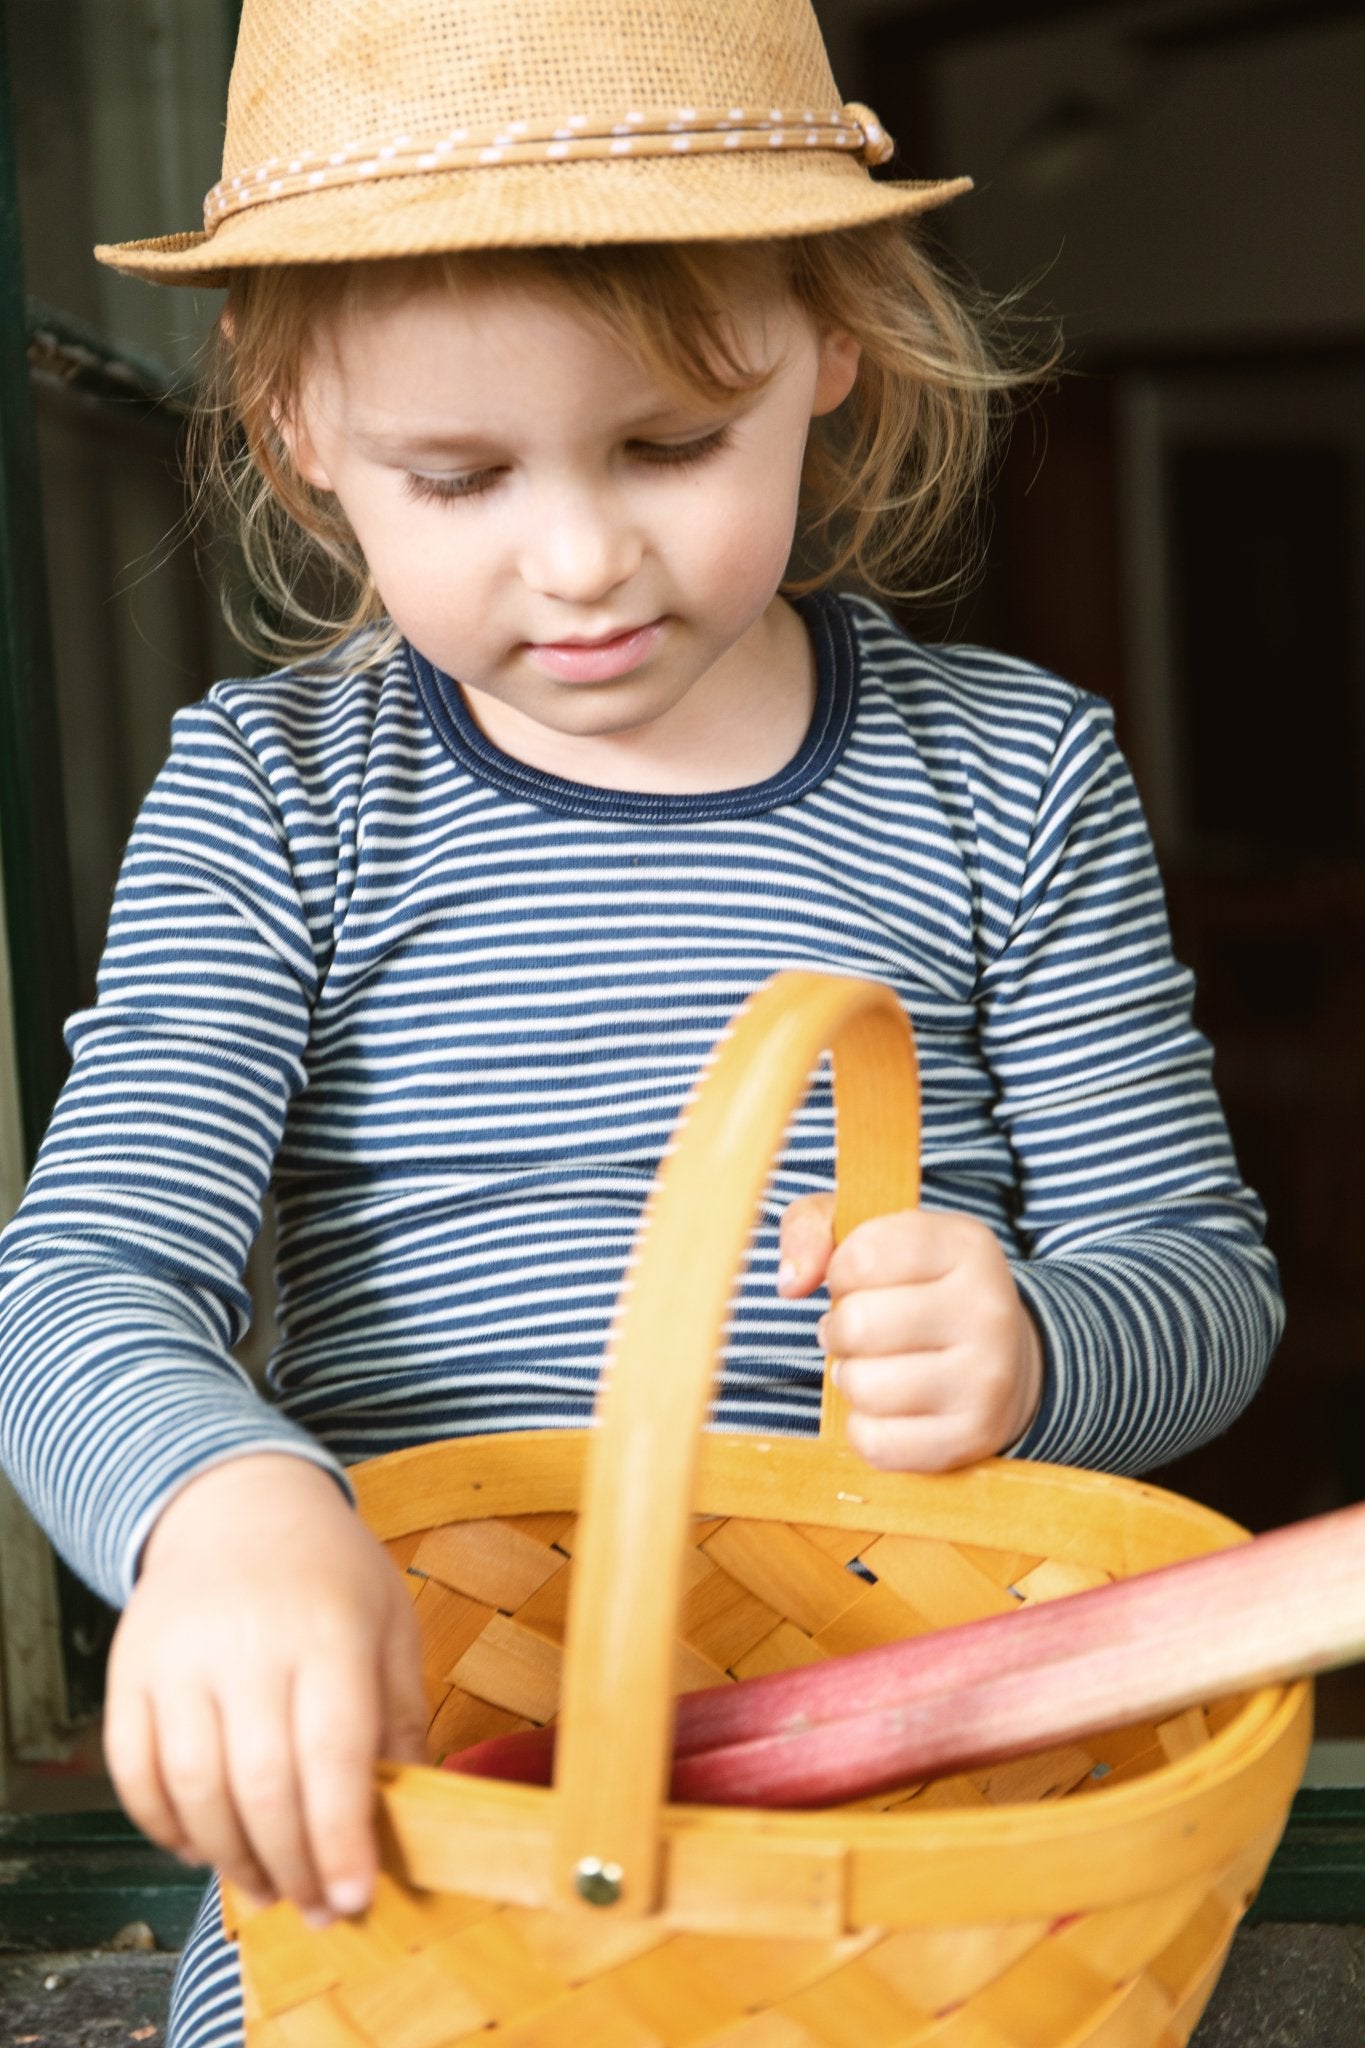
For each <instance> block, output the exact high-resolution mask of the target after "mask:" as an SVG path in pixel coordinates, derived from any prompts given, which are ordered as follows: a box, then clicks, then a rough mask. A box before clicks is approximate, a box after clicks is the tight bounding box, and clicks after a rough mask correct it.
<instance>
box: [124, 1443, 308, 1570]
mask: <svg viewBox="0 0 1365 2048" xmlns="http://www.w3.org/2000/svg"><path fill="white" fill-rule="evenodd" d="M289 1468H292V1469H289ZM299 1475H306V1476H303V1477H300V1476H299ZM329 1496H330V1497H331V1498H332V1499H335V1500H338V1501H340V1502H341V1503H342V1504H343V1505H344V1504H345V1496H344V1495H343V1494H342V1493H341V1490H340V1488H339V1487H338V1486H337V1484H336V1482H335V1480H334V1479H333V1478H332V1477H331V1475H330V1474H329V1473H328V1472H326V1471H325V1470H324V1469H323V1468H322V1467H321V1466H320V1465H317V1464H315V1463H314V1462H313V1460H312V1459H311V1458H301V1457H299V1456H298V1455H297V1454H296V1453H294V1452H292V1451H287V1450H283V1449H282V1450H273V1449H272V1450H267V1451H243V1452H242V1453H241V1454H240V1456H236V1457H231V1458H225V1459H223V1460H222V1461H221V1462H220V1463H218V1464H216V1465H209V1466H206V1467H205V1468H204V1470H203V1471H201V1472H196V1473H194V1474H193V1475H192V1476H191V1477H190V1478H189V1479H187V1480H186V1482H185V1484H184V1485H183V1486H182V1487H180V1488H179V1490H178V1491H177V1492H176V1493H174V1494H173V1495H172V1496H171V1498H170V1500H168V1501H167V1503H166V1505H165V1507H163V1508H162V1510H161V1513H160V1514H159V1515H158V1516H157V1519H156V1521H155V1522H154V1523H153V1525H152V1528H151V1531H150V1533H149V1535H148V1537H147V1540H146V1541H145V1543H144V1544H143V1546H142V1554H141V1556H140V1558H139V1560H138V1567H137V1575H138V1577H139V1578H140V1577H141V1576H142V1574H143V1573H144V1572H145V1571H146V1570H147V1568H148V1566H149V1565H151V1564H152V1563H153V1562H154V1561H155V1559H156V1558H157V1557H158V1556H159V1555H161V1554H162V1553H163V1552H164V1551H166V1550H167V1549H168V1548H169V1547H170V1545H171V1543H172V1541H174V1542H175V1543H177V1544H179V1543H181V1542H183V1541H186V1540H189V1541H193V1540H194V1537H195V1534H196V1531H197V1528H198V1526H199V1525H200V1524H201V1523H202V1524H203V1526H204V1527H205V1529H206V1530H208V1532H209V1533H210V1535H211V1537H212V1539H213V1540H214V1541H215V1542H218V1543H221V1542H222V1541H223V1539H224V1536H225V1535H230V1534H231V1529H232V1525H233V1523H234V1522H235V1521H236V1520H238V1518H239V1517H240V1516H243V1515H254V1514H256V1513H259V1511H260V1504H261V1502H262V1500H263V1499H266V1500H268V1501H269V1503H270V1505H271V1506H272V1507H276V1508H278V1507H292V1506H293V1505H294V1504H295V1503H297V1502H298V1501H299V1500H300V1499H304V1500H307V1499H310V1498H315V1499H316V1500H317V1501H318V1502H319V1503H325V1502H326V1501H327V1499H328V1497H329Z"/></svg>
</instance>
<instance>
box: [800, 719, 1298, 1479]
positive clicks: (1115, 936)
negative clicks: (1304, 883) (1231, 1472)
mask: <svg viewBox="0 0 1365 2048" xmlns="http://www.w3.org/2000/svg"><path fill="white" fill-rule="evenodd" d="M1111 728H1112V721H1111V718H1110V715H1109V712H1108V708H1107V707H1106V706H1104V705H1102V704H1100V703H1099V702H1098V701H1097V700H1094V699H1088V698H1080V699H1079V700H1078V701H1076V702H1075V704H1074V708H1073V709H1072V711H1071V713H1070V715H1069V717H1068V718H1067V719H1066V720H1065V723H1064V724H1063V725H1062V726H1061V728H1060V730H1059V731H1058V733H1057V735H1056V740H1055V745H1054V746H1053V747H1052V749H1051V753H1050V756H1049V757H1045V760H1044V764H1043V766H1042V767H1041V768H1040V770H1039V773H1038V778H1037V781H1036V784H1035V786H1034V787H1033V788H1032V789H1030V788H1029V787H1028V786H1027V782H1026V779H1025V778H1026V774H1027V767H1028V764H1027V760H1026V759H1023V760H1021V759H1020V757H1019V756H1018V755H1012V756H1011V757H1010V759H1009V761H1008V763H1006V764H1004V766H1005V768H1007V769H1008V772H1009V774H1008V792H1007V794H1008V804H1006V803H1005V802H1003V801H1002V802H1001V803H1000V806H999V814H998V815H997V814H996V813H994V812H992V811H991V810H990V804H989V800H983V812H984V814H985V816H986V819H987V824H988V825H989V826H990V828H991V830H992V831H993V832H995V833H997V834H1000V835H1001V836H1002V837H1003V831H1002V820H1003V825H1005V826H1009V827H1011V828H1013V829H1017V828H1018V826H1019V824H1020V821H1022V820H1026V819H1031V823H1030V824H1029V825H1028V826H1027V828H1026V829H1027V831H1028V837H1027V840H1026V842H1025V843H1024V844H1023V846H1022V852H1021V857H1020V859H1019V860H1018V863H1017V870H1016V868H1015V865H1014V863H1013V861H1012V859H1011V860H1008V861H1007V860H1006V859H1005V858H1003V857H1002V852H1001V843H1000V838H999V837H997V838H996V839H994V840H993V841H992V842H991V843H990V844H989V845H987V846H985V847H984V848H983V850H982V853H981V854H980V856H979V870H980V872H982V873H985V874H988V875H989V877H990V881H991V884H992V890H993V892H994V891H995V890H996V889H998V888H999V880H998V878H999V877H1000V876H1001V875H1002V874H1005V875H1008V874H1010V873H1012V872H1014V873H1015V875H1016V879H1015V882H1014V894H1013V896H1012V897H1011V898H1009V899H1008V900H1007V901H1005V902H1004V903H1003V904H1001V903H999V902H998V901H997V900H991V901H990V903H989V906H988V910H987V911H985V912H983V913H982V916H981V925H980V927H979V929H978V931H977V933H976V941H977V957H978V960H979V962H980V968H979V976H978V1016H979V1019H980V1044H981V1049H982V1053H983V1055H984V1059H985V1062H986V1066H987V1068H988V1070H989V1073H990V1075H991V1078H992V1080H993V1083H994V1087H995V1102H994V1106H993V1111H992V1114H993V1116H994V1118H995V1119H996V1121H997V1122H998V1123H999V1124H1000V1126H1001V1127H1002V1129H1003V1130H1004V1131H1005V1133H1006V1134H1007V1136H1008V1138H1009V1141H1010V1145H1011V1148H1012V1150H1013V1154H1014V1159H1015V1164H1016V1208H1015V1216H1016V1227H1017V1231H1018V1235H1019V1240H1020V1243H1021V1246H1022V1247H1023V1249H1022V1252H1020V1253H1016V1252H1014V1251H1013V1250H1010V1251H1008V1252H1007V1251H1006V1250H1005V1249H1004V1248H1003V1247H1001V1246H1000V1245H999V1241H998V1240H997V1238H996V1237H995V1234H994V1232H992V1231H990V1230H988V1229H987V1228H986V1226H985V1225H984V1224H982V1223H979V1222H976V1221H974V1219H972V1218H971V1217H969V1216H965V1215H956V1214H950V1213H945V1212H944V1211H939V1212H938V1213H937V1214H932V1213H931V1212H927V1211H926V1212H917V1213H915V1214H911V1215H908V1216H904V1217H899V1218H886V1219H882V1220H881V1221H880V1222H879V1223H877V1224H874V1225H864V1226H863V1227H862V1228H861V1229H860V1230H858V1231H855V1232H853V1233H851V1234H850V1236H849V1238H848V1240H847V1242H846V1243H845V1244H844V1245H842V1246H841V1247H840V1248H839V1251H838V1252H837V1253H835V1254H834V1255H833V1258H831V1257H830V1251H831V1240H830V1236H829V1224H828V1212H827V1205H822V1204H821V1203H820V1201H819V1200H816V1201H811V1200H806V1201H802V1202H799V1203H793V1204H792V1205H791V1208H790V1209H789V1211H788V1212H787V1217H786V1219H785V1221H784V1234H783V1253H784V1257H790V1258H791V1260H792V1262H793V1266H794V1269H795V1270H794V1272H793V1274H792V1277H791V1280H790V1282H789V1283H788V1286H787V1288H786V1290H785V1291H788V1292H790V1293H792V1294H805V1293H809V1292H810V1291H811V1290H812V1289H813V1288H814V1287H816V1286H817V1285H819V1283H820V1280H821V1279H822V1278H823V1277H825V1266H826V1262H828V1279H829V1284H830V1288H831V1293H832V1295H833V1297H834V1301H833V1306H832V1309H831V1313H830V1315H829V1318H828V1323H827V1338H828V1348H829V1350H830V1351H832V1352H833V1353H834V1354H835V1355H836V1356H838V1357H840V1358H841V1359H842V1360H843V1361H844V1363H843V1366H842V1369H841V1385H842V1387H843V1388H844V1391H845V1392H846V1394H847V1396H848V1399H849V1402H850V1405H851V1407H852V1408H853V1409H854V1410H855V1411H856V1413H855V1414H854V1416H853V1417H852V1419H851V1433H852V1436H853V1440H854V1441H855V1442H856V1443H857V1444H858V1446H859V1448H860V1449H862V1450H864V1451H865V1452H867V1453H869V1454H871V1455H872V1456H874V1457H875V1458H876V1459H877V1462H879V1463H887V1464H913V1465H919V1466H923V1467H925V1468H928V1469H937V1468H938V1467H939V1466H941V1465H943V1464H955V1463H960V1462H963V1461H964V1460H966V1459H968V1458H971V1457H976V1456H980V1455H982V1454H983V1453H984V1452H986V1451H1001V1450H1018V1451H1019V1452H1020V1454H1021V1455H1025V1456H1028V1457H1035V1458H1046V1459H1051V1460H1055V1461H1057V1462H1065V1463H1072V1464H1084V1465H1090V1466H1094V1467H1097V1468H1100V1469H1103V1470H1110V1471H1126V1472H1140V1471H1144V1470H1147V1469H1149V1468H1150V1467H1151V1466H1153V1465H1157V1464H1160V1463H1162V1462H1164V1461H1166V1460H1168V1459H1171V1458H1174V1457H1177V1456H1179V1455H1180V1454H1181V1453H1183V1452H1184V1451H1187V1450H1189V1449H1192V1448H1193V1447H1194V1446H1195V1445H1196V1444H1198V1443H1201V1442H1203V1441H1205V1440H1206V1439H1207V1438H1208V1437H1211V1436H1214V1435H1216V1434H1217V1433H1218V1432H1219V1431H1220V1430H1222V1429H1224V1428H1226V1427H1227V1425H1228V1424H1229V1423H1230V1422H1231V1421H1232V1420H1233V1418H1234V1417H1235V1416H1236V1415H1237V1414H1238V1413H1239V1412H1240V1410H1241V1409H1242V1408H1243V1407H1244V1406H1245V1405H1246V1403H1247V1402H1248V1401H1249V1400H1250V1399H1251V1397H1252V1395H1253V1394H1254V1392H1255V1390H1256V1388H1257V1386H1258V1385H1259V1383H1260V1380H1261V1378H1262V1376H1263V1374H1264V1372H1265V1370H1266V1367H1267V1365H1268V1364H1269V1360H1270V1356H1271V1353H1272V1352H1273V1350H1274V1346H1275V1343H1276V1341H1277V1339H1278V1336H1279V1332H1280V1328H1281V1323H1282V1317H1283V1309H1282V1304H1281V1300H1280V1295H1279V1289H1278V1283H1277V1278H1276V1272H1275V1263H1274V1260H1273V1259H1272V1257H1271V1256H1270V1254H1269V1252H1268V1251H1267V1250H1266V1248H1265V1246H1264V1243H1263V1242H1262V1230H1263V1223H1264V1217H1263V1212H1262V1210H1261V1206H1260V1204H1259V1202H1258V1201H1257V1199H1256V1197H1255V1195H1254V1194H1252V1192H1251V1191H1250V1189H1248V1188H1247V1187H1246V1186H1245V1185H1244V1184H1243V1182H1242V1179H1241V1175H1240V1173H1239V1172H1238V1169H1237V1164H1236V1160H1235V1159H1234V1157H1233V1153H1232V1148H1231V1144H1230V1142H1229V1139H1228V1134H1227V1129H1226V1125H1225V1123H1224V1120H1223V1114H1222V1110H1221V1107H1220V1105H1219V1102H1218V1098H1217V1095H1216V1094H1215V1092H1214V1088H1213V1084H1212V1079H1211V1073H1210V1067H1211V1054H1210V1050H1209V1047H1208V1045H1207V1043H1206V1041H1205V1040H1204V1039H1203V1038H1202V1037H1201V1036H1200V1034H1199V1033H1198V1032H1197V1031H1196V1030H1195V1028H1194V1025H1193V1022H1192V1019H1191V998H1192V978H1191V977H1190V975H1189V974H1188V973H1187V972H1186V971H1185V970H1184V969H1182V968H1181V967H1180V966H1179V965H1178V963H1177V962H1176V961H1175V960H1174V958H1173V957H1172V953H1171V947H1170V936H1169V931H1168V927H1167V922H1166V914H1165V905H1164V900H1163V894H1162V888H1161V882H1160V878H1159V875H1158V873H1157V869H1156V863H1155V858H1154V855H1153V852H1152V847H1151V842H1150V839H1149V837H1148V833H1147V829H1146V825H1145V822H1144V820H1143V817H1142V812H1141V807H1140V804H1139V801H1138V797H1137V793H1136V790H1135V789H1134V787H1133V783H1132V778H1131V776H1130V775H1129V772H1128V769H1127V766H1126V764H1125V763H1124V761H1123V759H1122V757H1121V755H1120V754H1119V752H1118V750H1117V748H1116V746H1115V744H1114V740H1113V735H1112V729H1111ZM977 765H978V766H979V764H977ZM992 765H994V764H992ZM998 772H999V773H1000V776H1001V781H1002V783H1003V781H1004V779H1005V777H1004V770H1003V769H1001V770H999V771H998ZM963 779H964V781H966V778H965V777H964V778H963ZM980 829H982V830H983V832H984V830H985V827H981V828H980ZM1005 851H1006V853H1008V851H1009V847H1008V839H1005ZM949 1121H950V1119H949ZM955 1167H956V1168H957V1173H958V1185H959V1186H960V1187H964V1188H969V1187H970V1185H971V1182H970V1175H969V1172H967V1171H965V1170H963V1169H962V1168H961V1166H960V1165H959V1163H958V1162H954V1161H952V1160H947V1161H940V1160H935V1159H932V1158H929V1159H926V1174H927V1177H928V1179H929V1181H930V1182H932V1179H933V1177H934V1174H935V1173H936V1172H938V1173H943V1174H951V1173H952V1172H953V1170H954V1168H955ZM1035 1346H1036V1348H1035ZM1039 1368H1040V1369H1039ZM1031 1411H1032V1412H1031Z"/></svg>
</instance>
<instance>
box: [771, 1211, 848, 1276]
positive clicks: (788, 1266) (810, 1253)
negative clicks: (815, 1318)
mask: <svg viewBox="0 0 1365 2048" xmlns="http://www.w3.org/2000/svg"><path fill="white" fill-rule="evenodd" d="M833 1251H834V1197H833V1195H798V1196H797V1198H796V1200H795V1201H794V1202H789V1203H788V1204H787V1207H786V1209H785V1210H784V1211H783V1214H782V1222H781V1225H780V1226H779V1230H778V1267H777V1291H778V1293H779V1294H790V1295H802V1294H810V1293H812V1292H813V1290H814V1289H815V1288H817V1287H818V1286H819V1285H820V1282H821V1281H822V1280H823V1279H824V1277H825V1268H826V1267H827V1266H828V1264H829V1262H830V1258H831V1256H832V1254H833Z"/></svg>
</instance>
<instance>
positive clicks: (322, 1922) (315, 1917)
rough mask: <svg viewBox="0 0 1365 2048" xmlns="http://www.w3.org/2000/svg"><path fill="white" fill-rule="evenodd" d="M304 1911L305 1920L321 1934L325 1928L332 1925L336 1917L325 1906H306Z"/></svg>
mask: <svg viewBox="0 0 1365 2048" xmlns="http://www.w3.org/2000/svg"><path fill="white" fill-rule="evenodd" d="M302 1913H303V1918H304V1921H305V1922H306V1923H307V1925H308V1926H309V1927H311V1928H312V1929H313V1931H314V1932H315V1933H316V1934H321V1933H322V1931H323V1929H324V1928H326V1927H330V1926H331V1924H332V1921H333V1919H334V1917H335V1916H334V1915H333V1914H331V1913H329V1912H328V1910H327V1908H326V1907H325V1906H304V1907H303V1909H302Z"/></svg>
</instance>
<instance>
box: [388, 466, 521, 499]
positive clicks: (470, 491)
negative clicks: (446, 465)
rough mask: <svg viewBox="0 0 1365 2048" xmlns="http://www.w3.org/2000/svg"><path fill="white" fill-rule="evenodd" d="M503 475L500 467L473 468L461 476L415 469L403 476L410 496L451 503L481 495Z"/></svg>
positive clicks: (404, 484) (404, 485) (405, 487)
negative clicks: (432, 473)
mask: <svg viewBox="0 0 1365 2048" xmlns="http://www.w3.org/2000/svg"><path fill="white" fill-rule="evenodd" d="M501 475H502V471H501V470H500V469H471V470H467V471H466V472H464V473H463V474H462V475H459V476H423V474H422V472H421V471H420V470H416V469H414V470H409V471H408V473H407V475H406V476H405V477H404V478H403V490H404V492H405V494H406V495H407V496H408V497H409V498H428V499H430V498H435V499H436V500H437V501H438V502H440V503H443V504H449V503H450V502H451V500H452V499H455V498H478V497H481V496H482V495H483V493H484V492H485V491H490V490H492V488H493V486H494V484H495V483H496V482H497V480H498V478H499V477H500V476H501Z"/></svg>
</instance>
